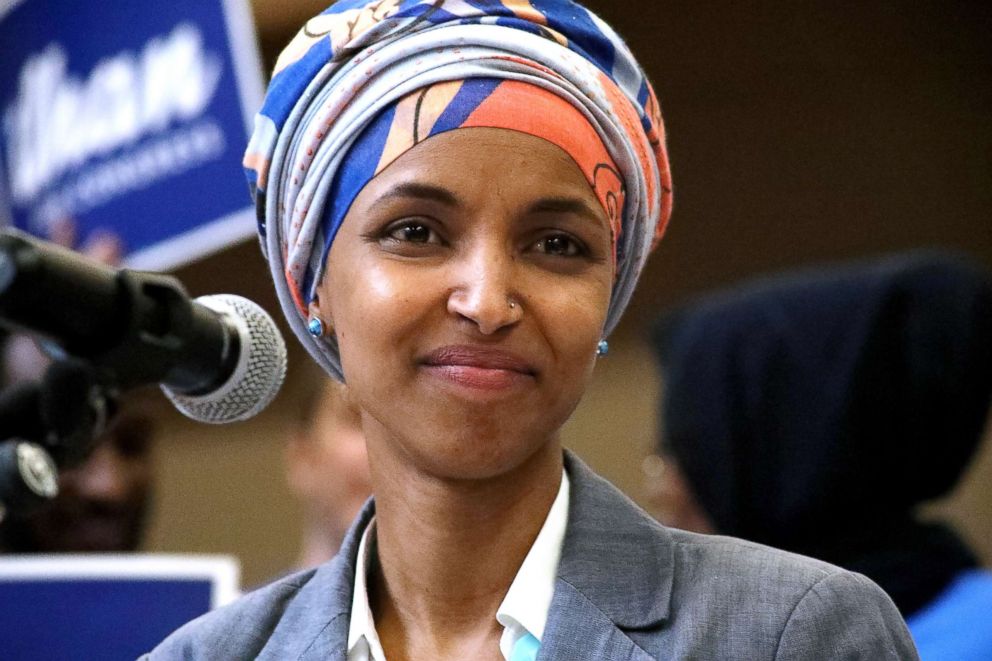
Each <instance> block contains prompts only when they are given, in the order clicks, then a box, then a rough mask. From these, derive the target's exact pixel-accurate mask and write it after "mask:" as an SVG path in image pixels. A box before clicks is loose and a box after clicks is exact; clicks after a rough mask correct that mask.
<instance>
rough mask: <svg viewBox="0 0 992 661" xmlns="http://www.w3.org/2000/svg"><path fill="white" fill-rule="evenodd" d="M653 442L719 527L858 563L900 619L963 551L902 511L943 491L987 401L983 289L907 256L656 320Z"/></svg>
mask: <svg viewBox="0 0 992 661" xmlns="http://www.w3.org/2000/svg"><path fill="white" fill-rule="evenodd" d="M655 339H656V345H657V348H658V351H659V355H660V358H661V362H662V372H663V377H664V397H663V411H662V424H663V431H662V438H661V444H662V450H663V452H665V453H667V454H669V455H672V456H674V458H675V459H676V460H677V461H678V463H679V464H680V466H681V468H682V469H683V471H684V472H685V474H686V477H687V478H688V480H689V483H690V484H691V486H692V488H693V489H694V491H695V495H696V497H697V499H698V500H699V502H700V504H701V505H702V507H703V509H704V510H705V511H706V513H707V514H708V515H709V516H710V517H711V519H712V520H713V522H714V524H715V526H716V528H717V530H718V531H719V532H720V533H723V534H729V535H734V536H738V537H744V538H746V539H751V540H755V541H758V542H761V543H765V544H769V545H771V546H776V547H780V548H784V549H788V550H791V551H796V552H799V553H804V554H807V555H811V556H814V557H818V558H821V559H824V560H826V561H828V562H833V563H835V564H838V565H840V566H842V567H845V568H848V569H852V570H854V571H859V572H862V573H864V574H866V575H868V576H869V577H871V578H872V579H874V580H875V581H876V582H878V583H879V584H880V585H881V586H882V587H883V588H884V589H885V590H886V591H887V592H889V594H890V595H891V596H892V597H893V600H894V601H895V602H896V604H897V605H898V606H899V608H900V610H901V611H902V612H903V615H905V616H908V615H911V614H912V613H913V612H915V611H916V610H917V609H919V608H920V607H921V606H923V605H924V604H926V603H927V602H929V601H930V599H932V598H933V597H935V596H936V595H937V594H938V593H939V592H940V591H941V590H942V589H943V588H944V587H945V586H946V585H947V584H948V583H949V581H950V580H951V579H952V578H953V577H954V575H956V574H957V573H958V572H959V571H961V570H962V569H965V568H967V567H970V566H973V565H974V564H975V559H974V557H973V556H972V555H971V554H970V553H969V552H968V550H967V549H966V548H965V547H964V545H963V544H962V543H961V542H960V541H959V540H958V538H957V536H956V535H954V533H952V532H951V531H950V530H949V529H947V528H945V527H944V526H941V525H938V524H924V523H921V522H918V521H917V520H916V519H915V517H914V508H915V506H916V505H918V504H919V503H921V502H923V501H927V500H930V499H933V498H936V497H938V496H941V495H944V494H945V493H947V492H948V491H949V490H950V489H951V487H953V486H954V484H955V483H956V482H957V480H958V478H959V477H960V475H961V473H962V472H963V470H964V467H965V466H966V465H967V463H968V461H969V459H970V458H971V456H972V455H973V453H974V451H975V449H976V447H977V445H978V443H979V441H980V439H981V434H982V430H983V428H984V423H985V420H986V416H987V414H988V411H989V404H990V397H992V285H990V280H989V278H988V276H987V274H986V273H984V272H982V271H981V270H980V269H978V268H976V267H974V266H972V265H969V264H967V263H966V262H963V261H961V260H958V259H955V258H953V257H951V256H948V255H943V254H934V253H916V254H910V255H904V256H899V257H894V258H889V259H886V260H882V261H875V262H872V263H861V264H856V265H848V266H844V267H840V268H834V269H829V270H822V271H808V272H804V273H799V274H793V275H788V276H783V277H779V278H775V279H770V280H763V281H759V282H756V283H753V284H750V285H747V286H745V287H743V288H739V289H736V290H733V291H729V292H725V293H721V294H718V295H714V296H710V297H707V298H705V299H703V300H701V301H699V302H697V303H695V304H693V305H690V306H686V307H684V308H682V309H681V310H679V311H677V312H675V313H673V314H672V315H669V316H668V317H666V318H664V319H663V321H662V323H661V324H659V326H658V329H657V331H656V337H655Z"/></svg>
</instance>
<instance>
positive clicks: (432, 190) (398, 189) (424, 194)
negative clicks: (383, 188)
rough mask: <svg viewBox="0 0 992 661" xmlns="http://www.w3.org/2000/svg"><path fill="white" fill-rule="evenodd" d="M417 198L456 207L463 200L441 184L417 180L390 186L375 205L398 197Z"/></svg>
mask: <svg viewBox="0 0 992 661" xmlns="http://www.w3.org/2000/svg"><path fill="white" fill-rule="evenodd" d="M410 197H413V198H417V199H421V200H431V201H433V202H440V203H441V204H444V205H446V206H449V207H456V206H458V205H459V204H460V203H461V202H460V200H459V199H458V197H457V196H456V195H455V194H454V193H452V192H451V191H449V190H448V189H446V188H441V187H440V186H434V185H433V184H424V183H419V182H416V181H408V182H404V183H401V184H397V185H396V186H393V187H392V188H390V189H389V190H388V191H387V192H386V193H384V194H383V195H381V196H380V197H379V199H378V200H376V201H375V204H374V206H378V205H379V204H381V203H383V202H388V201H390V200H395V199H397V198H410Z"/></svg>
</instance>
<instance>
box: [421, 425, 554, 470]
mask: <svg viewBox="0 0 992 661" xmlns="http://www.w3.org/2000/svg"><path fill="white" fill-rule="evenodd" d="M479 427H482V428H479ZM514 427H516V425H515V426H514ZM435 430H436V433H435V434H434V435H433V436H430V435H428V436H420V437H419V438H433V439H434V443H431V444H430V445H428V446H424V445H423V444H421V443H416V444H414V443H408V444H406V445H407V447H406V449H407V452H408V454H409V455H410V457H411V458H412V459H413V460H414V461H415V462H416V463H417V464H418V465H419V466H420V468H421V469H422V470H423V471H424V472H427V473H429V474H431V475H433V476H435V477H437V478H439V479H446V480H473V481H479V480H491V479H496V478H499V477H501V476H504V475H509V474H512V473H513V472H514V471H516V470H517V469H519V468H520V467H521V466H523V465H524V464H526V463H527V462H528V461H530V460H531V459H533V458H534V457H535V456H536V455H538V454H539V453H540V451H541V450H542V449H546V448H547V446H548V444H549V443H555V444H556V443H557V438H558V436H557V433H556V432H555V431H551V430H546V431H543V432H539V433H536V434H535V432H534V429H533V428H532V429H530V430H523V429H513V428H511V429H507V428H503V429H500V430H499V431H498V432H495V433H494V430H493V429H492V428H491V427H490V426H480V425H466V424H464V422H463V424H462V425H461V426H460V427H459V428H456V429H452V430H450V431H448V432H447V433H445V432H439V431H437V428H435ZM442 439H443V440H442Z"/></svg>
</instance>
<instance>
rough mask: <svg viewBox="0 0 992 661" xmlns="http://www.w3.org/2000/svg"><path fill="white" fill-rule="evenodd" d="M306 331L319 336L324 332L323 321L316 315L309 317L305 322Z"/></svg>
mask: <svg viewBox="0 0 992 661" xmlns="http://www.w3.org/2000/svg"><path fill="white" fill-rule="evenodd" d="M307 332H308V333H310V334H311V335H313V336H314V337H320V336H321V335H323V334H324V322H322V321H321V320H320V319H319V318H317V317H311V319H310V322H309V323H308V324H307Z"/></svg>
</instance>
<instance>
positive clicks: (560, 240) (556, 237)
mask: <svg viewBox="0 0 992 661" xmlns="http://www.w3.org/2000/svg"><path fill="white" fill-rule="evenodd" d="M536 247H537V250H538V251H539V252H543V253H544V254H546V255H553V256H555V257H575V256H577V255H581V254H583V248H582V246H581V245H580V244H579V242H578V241H576V240H575V239H573V238H572V237H570V236H568V235H567V234H552V235H551V236H546V237H544V238H543V239H541V240H540V241H538V242H537V246H536Z"/></svg>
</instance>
